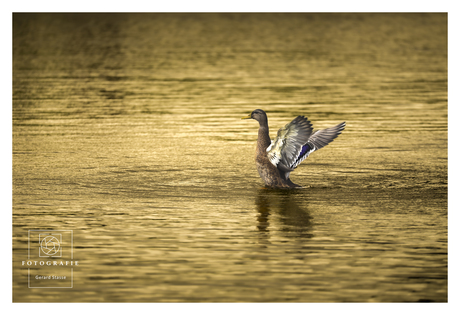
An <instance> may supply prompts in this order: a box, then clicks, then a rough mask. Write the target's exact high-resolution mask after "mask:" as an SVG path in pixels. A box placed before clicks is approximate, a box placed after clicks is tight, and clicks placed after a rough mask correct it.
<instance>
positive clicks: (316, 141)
mask: <svg viewBox="0 0 460 315" xmlns="http://www.w3.org/2000/svg"><path fill="white" fill-rule="evenodd" d="M345 125H346V124H345V122H343V123H340V124H338V125H337V126H334V127H331V128H327V129H323V130H318V131H316V132H315V133H313V135H312V136H311V137H310V139H308V141H307V143H306V144H305V145H304V146H303V147H302V150H301V151H300V153H299V155H298V156H297V158H296V160H295V161H294V163H292V164H290V165H289V167H290V168H292V169H295V168H296V167H297V166H298V165H299V164H300V163H302V161H303V160H305V159H306V158H307V157H308V156H309V155H310V154H311V153H312V152H313V151H316V150H319V149H321V148H322V147H325V146H327V145H328V144H329V143H331V142H332V141H333V140H334V139H335V138H337V137H338V135H340V134H341V133H342V130H343V129H345Z"/></svg>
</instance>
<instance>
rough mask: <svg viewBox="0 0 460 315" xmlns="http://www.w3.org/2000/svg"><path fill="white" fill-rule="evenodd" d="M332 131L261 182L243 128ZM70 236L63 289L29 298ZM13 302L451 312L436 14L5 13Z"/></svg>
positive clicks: (443, 20)
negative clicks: (270, 180) (57, 233)
mask: <svg viewBox="0 0 460 315" xmlns="http://www.w3.org/2000/svg"><path fill="white" fill-rule="evenodd" d="M256 108H260V109H263V110H265V111H266V112H267V114H268V117H269V125H270V128H271V130H270V131H271V136H272V137H274V136H275V134H276V131H277V130H278V128H280V127H282V126H284V125H285V124H286V123H288V122H289V121H291V120H292V119H293V118H294V117H296V116H297V115H305V116H307V117H308V118H309V119H310V120H311V121H312V123H313V125H314V128H319V129H321V128H325V127H330V126H332V125H335V124H337V123H340V122H342V121H346V122H347V127H346V129H345V130H344V132H343V133H342V135H340V136H339V137H338V138H337V139H336V140H335V141H334V142H333V143H331V144H330V145H328V146H327V147H325V148H323V149H321V150H320V151H318V152H314V153H313V154H312V155H311V156H310V157H309V158H308V159H307V160H306V161H304V162H303V163H302V164H301V165H300V167H298V168H297V169H296V170H295V171H294V172H293V173H292V174H291V179H292V180H293V182H294V183H297V184H300V185H302V186H304V187H305V188H303V189H298V190H270V189H265V188H264V187H263V183H262V181H261V180H260V178H259V177H258V174H257V171H256V168H255V164H254V150H255V144H256V139H257V130H258V125H257V122H255V121H254V120H241V119H240V118H241V117H243V116H245V115H247V114H248V113H250V112H251V111H252V110H254V109H256ZM29 230H72V231H73V248H74V249H73V250H74V259H75V260H78V261H79V266H76V267H75V268H74V269H73V276H74V278H73V288H71V289H43V288H28V277H27V274H28V269H27V268H25V267H24V266H22V265H21V262H22V261H24V260H27V257H28V256H27V255H28V246H29V245H28V244H29V243H28V231H29ZM13 301H15V302H291V301H292V302H405V301H407V302H417V301H436V302H446V301H447V15H446V14H111V15H104V14H80V15H78V14H14V16H13Z"/></svg>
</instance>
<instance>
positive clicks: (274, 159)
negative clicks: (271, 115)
mask: <svg viewBox="0 0 460 315" xmlns="http://www.w3.org/2000/svg"><path fill="white" fill-rule="evenodd" d="M312 131H313V127H312V125H311V122H310V121H309V120H308V119H307V118H305V117H304V116H297V117H296V118H295V119H294V120H293V121H291V122H290V123H289V124H287V125H286V126H284V127H283V128H281V129H280V130H278V135H277V137H276V139H275V140H274V141H273V142H272V144H271V145H270V146H269V147H268V148H267V152H268V153H267V155H268V158H269V159H270V162H271V163H272V164H273V165H275V166H277V167H278V168H280V169H282V170H284V171H292V170H293V168H291V167H290V166H291V165H293V164H294V163H295V162H296V160H297V158H298V156H299V154H300V152H301V151H302V147H303V146H304V145H305V143H307V141H308V139H309V138H310V135H311V133H312Z"/></svg>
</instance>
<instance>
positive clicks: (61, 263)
mask: <svg viewBox="0 0 460 315" xmlns="http://www.w3.org/2000/svg"><path fill="white" fill-rule="evenodd" d="M22 265H23V266H78V261H73V260H65V261H64V260H60V261H55V260H54V261H51V260H46V261H45V260H23V261H22Z"/></svg>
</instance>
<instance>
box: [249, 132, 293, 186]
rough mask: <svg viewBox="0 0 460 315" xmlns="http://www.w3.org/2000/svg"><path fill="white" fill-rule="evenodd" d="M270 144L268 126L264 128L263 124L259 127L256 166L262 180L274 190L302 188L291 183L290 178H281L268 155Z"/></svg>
mask: <svg viewBox="0 0 460 315" xmlns="http://www.w3.org/2000/svg"><path fill="white" fill-rule="evenodd" d="M270 144H271V140H270V136H269V131H268V125H267V126H263V125H262V124H261V125H260V127H259V136H258V138H257V147H256V166H257V171H258V172H259V175H260V178H262V180H263V181H264V182H265V184H266V185H267V186H270V187H273V188H295V187H301V186H299V185H296V184H294V183H293V182H291V180H290V179H289V178H288V179H287V180H285V179H284V178H283V177H281V174H280V171H279V170H278V168H277V167H276V166H275V165H273V164H272V163H271V162H270V160H269V159H268V155H267V148H268V147H269V146H270Z"/></svg>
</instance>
